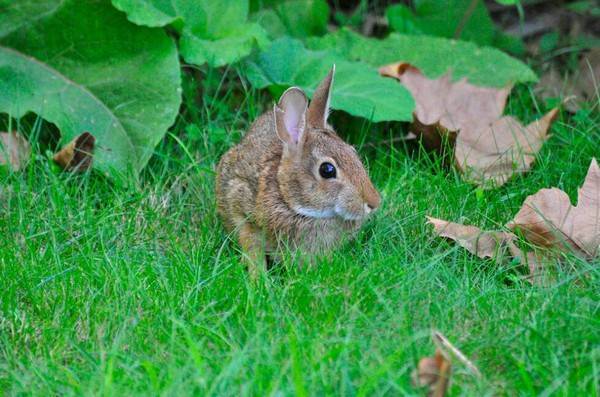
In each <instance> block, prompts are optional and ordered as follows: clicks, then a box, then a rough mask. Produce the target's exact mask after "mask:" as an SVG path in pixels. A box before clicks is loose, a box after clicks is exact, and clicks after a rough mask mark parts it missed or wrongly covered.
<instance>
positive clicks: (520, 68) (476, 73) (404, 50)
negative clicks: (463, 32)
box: [307, 29, 537, 87]
mask: <svg viewBox="0 0 600 397" xmlns="http://www.w3.org/2000/svg"><path fill="white" fill-rule="evenodd" d="M307 45H308V47H309V48H312V49H318V50H323V49H330V50H333V51H337V52H338V53H339V54H341V55H343V56H346V57H347V58H348V59H351V60H358V61H363V62H365V63H368V64H370V65H372V66H383V65H387V64H390V63H394V62H399V61H403V62H408V63H410V64H412V65H414V66H416V67H417V68H419V69H420V70H421V71H422V72H423V73H424V74H425V75H426V76H428V77H430V78H436V77H439V76H441V75H443V74H445V73H448V72H449V71H451V72H452V78H453V79H455V80H458V79H460V78H463V77H466V78H467V79H468V80H469V82H471V83H473V84H475V85H482V86H489V87H501V86H505V85H507V84H514V83H519V82H529V81H536V80H537V77H536V75H535V73H534V72H533V71H532V70H531V69H530V68H529V67H528V66H527V65H525V64H523V63H522V62H521V61H519V60H517V59H515V58H513V57H511V56H509V55H507V54H505V53H503V52H501V51H498V50H496V49H493V48H489V47H478V46H477V45H475V44H473V43H468V42H464V41H457V40H451V39H445V38H441V37H430V36H411V35H402V34H397V33H392V34H390V35H389V36H388V37H387V38H385V39H371V38H366V37H364V36H361V35H359V34H357V33H354V32H352V31H350V30H348V29H341V30H339V31H337V32H336V33H335V34H330V35H326V36H323V37H315V38H310V39H308V42H307Z"/></svg>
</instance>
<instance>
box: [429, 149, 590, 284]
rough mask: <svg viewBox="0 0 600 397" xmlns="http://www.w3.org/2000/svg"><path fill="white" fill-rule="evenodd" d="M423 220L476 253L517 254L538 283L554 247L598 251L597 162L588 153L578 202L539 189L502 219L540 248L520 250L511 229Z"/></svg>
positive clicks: (490, 255)
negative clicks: (508, 217)
mask: <svg viewBox="0 0 600 397" xmlns="http://www.w3.org/2000/svg"><path fill="white" fill-rule="evenodd" d="M427 220H428V222H429V223H431V224H432V225H433V227H434V230H435V233H436V234H437V235H438V236H441V237H445V238H449V239H451V240H454V241H456V242H457V243H458V244H459V245H460V246H461V247H463V248H465V249H467V250H468V251H469V252H471V253H472V254H474V255H477V256H479V257H480V258H501V257H502V255H505V254H506V253H507V251H508V253H509V254H510V256H512V257H514V258H521V260H522V261H524V263H525V264H526V265H527V266H528V268H529V275H530V277H529V281H531V282H532V283H536V284H539V283H541V282H544V281H545V280H546V279H547V277H546V274H544V271H543V270H544V267H546V264H547V263H550V262H553V261H556V260H557V258H555V257H554V256H553V255H552V252H553V250H556V249H558V250H559V251H563V252H574V253H575V254H577V255H579V256H580V257H582V258H584V259H588V260H592V259H594V258H596V257H597V256H598V255H599V254H600V167H598V163H597V161H596V159H592V162H591V164H590V167H589V169H588V172H587V175H586V177H585V180H584V182H583V185H582V186H581V188H580V189H579V191H578V199H577V206H572V205H571V200H570V199H569V196H567V194H566V193H565V192H563V191H562V190H560V189H557V188H552V189H541V190H540V191H538V192H537V193H535V194H533V195H531V196H529V197H527V198H526V199H525V201H524V203H523V205H522V207H521V209H520V210H519V212H518V213H517V214H516V215H515V217H514V218H513V220H512V221H511V222H509V223H508V224H507V225H506V227H507V228H509V229H511V230H519V231H521V232H522V233H523V237H524V238H525V240H526V241H527V242H528V243H530V244H532V245H534V246H537V247H541V248H545V249H546V250H545V251H528V252H523V251H522V250H521V249H520V248H519V247H517V245H516V243H515V240H516V236H515V235H514V234H513V233H510V232H503V231H483V230H481V229H479V228H478V227H476V226H470V225H461V224H459V223H453V222H448V221H445V220H442V219H437V218H432V217H427ZM505 247H506V248H508V249H507V250H506V249H504V248H505Z"/></svg>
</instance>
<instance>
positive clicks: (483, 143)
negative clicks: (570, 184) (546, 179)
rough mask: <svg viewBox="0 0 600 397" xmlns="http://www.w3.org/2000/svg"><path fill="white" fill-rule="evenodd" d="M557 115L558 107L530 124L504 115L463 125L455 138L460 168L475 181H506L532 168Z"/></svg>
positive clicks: (497, 183) (494, 182) (456, 156)
mask: <svg viewBox="0 0 600 397" xmlns="http://www.w3.org/2000/svg"><path fill="white" fill-rule="evenodd" d="M557 115H558V109H553V110H551V111H550V112H548V113H547V114H546V115H545V116H544V117H542V118H541V119H539V120H536V121H534V122H532V123H531V124H529V125H528V126H527V127H523V125H522V124H521V123H520V122H519V121H518V120H516V119H515V118H513V117H510V116H505V117H502V118H500V119H498V120H496V121H495V122H494V123H492V124H491V125H489V126H487V127H485V128H471V127H465V128H463V129H462V130H461V131H460V133H459V134H458V136H457V138H456V146H455V154H454V156H455V160H456V163H457V166H458V168H459V169H460V170H461V171H462V172H463V173H464V174H465V176H466V178H467V179H468V180H470V181H472V182H474V183H478V184H480V185H485V184H486V183H487V184H489V182H490V181H491V182H493V184H491V185H492V186H493V185H494V184H495V185H496V186H500V185H502V184H504V183H505V182H506V181H507V180H508V179H509V178H510V177H511V176H512V175H514V174H515V173H522V172H525V171H527V170H528V169H529V168H530V167H531V164H532V163H533V162H534V160H535V155H536V153H537V152H538V151H539V150H540V149H541V147H542V145H543V144H544V142H545V141H546V139H547V137H548V135H547V133H548V129H549V128H550V125H551V124H552V121H553V120H554V119H555V118H556V116H557Z"/></svg>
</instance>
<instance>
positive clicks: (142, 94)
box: [0, 0, 181, 172]
mask: <svg viewBox="0 0 600 397" xmlns="http://www.w3.org/2000/svg"><path fill="white" fill-rule="evenodd" d="M0 1H1V3H0V4H2V6H1V7H0V8H2V9H10V8H12V9H13V10H15V9H18V8H19V7H20V5H21V4H22V3H20V0H11V1H8V0H0ZM38 3H39V4H40V5H41V4H42V3H43V2H42V1H41V0H40V1H38ZM50 3H51V2H48V4H50ZM37 10H38V11H40V12H41V11H42V10H44V13H43V15H40V14H34V13H30V14H28V13H21V14H20V16H21V17H20V18H16V19H14V20H12V21H11V20H8V21H7V20H5V21H4V23H5V25H4V26H3V30H2V32H10V33H8V34H3V35H0V92H1V93H2V95H0V112H6V113H8V114H9V115H10V116H11V117H16V118H18V117H22V116H23V115H25V114H26V113H29V112H34V113H36V114H38V115H40V116H41V117H42V118H44V119H45V120H47V121H49V122H52V123H54V124H55V125H56V126H57V127H58V128H59V129H60V131H61V133H62V138H63V140H64V141H65V142H68V141H70V140H71V139H73V138H74V137H76V136H77V135H79V134H81V133H82V132H84V131H89V132H91V133H92V134H93V135H94V136H95V137H96V139H97V141H96V142H97V147H96V150H95V160H94V165H95V166H96V167H97V168H99V169H100V170H102V171H106V172H109V171H118V172H125V171H127V170H128V169H130V170H132V171H139V170H140V169H141V168H142V167H143V166H144V165H145V164H146V163H147V161H148V159H149V158H150V156H151V155H152V153H153V150H154V147H155V146H156V144H157V143H158V142H159V140H160V139H161V138H162V137H163V136H164V134H165V132H166V130H167V128H168V127H169V126H170V125H171V124H172V123H173V121H174V119H175V117H176V115H177V113H178V111H179V104H180V102H181V94H180V90H181V89H180V67H179V60H178V57H177V50H176V48H175V44H174V43H173V41H172V40H171V39H170V38H169V37H168V36H167V35H166V34H165V33H164V32H163V31H162V30H160V29H150V28H145V27H138V26H135V25H133V24H131V23H129V22H128V21H127V20H126V19H125V16H124V15H123V14H121V13H120V12H118V11H117V10H115V9H114V8H113V7H112V6H111V5H110V2H109V1H101V0H63V1H61V2H60V4H56V3H53V6H52V7H46V8H44V7H40V8H39V9H37ZM11 23H12V25H11Z"/></svg>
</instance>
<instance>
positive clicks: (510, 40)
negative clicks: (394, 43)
mask: <svg viewBox="0 0 600 397" xmlns="http://www.w3.org/2000/svg"><path fill="white" fill-rule="evenodd" d="M411 5H412V8H409V7H408V6H406V5H404V4H395V5H392V6H390V7H388V8H387V10H386V17H387V19H388V22H389V25H390V28H392V30H394V31H396V32H398V33H404V34H416V35H423V34H426V35H431V36H440V37H446V38H456V39H460V40H466V41H472V42H474V43H477V44H479V45H491V46H494V47H498V48H501V49H503V50H507V51H509V52H511V53H514V54H522V53H523V52H524V51H525V45H524V44H523V42H522V41H521V40H520V39H519V38H518V37H514V36H509V35H507V34H504V33H503V32H501V31H500V30H498V29H497V28H496V26H495V25H494V22H493V21H492V18H491V17H490V14H489V12H488V10H487V7H486V6H485V3H484V1H483V0H475V1H474V0H413V1H412V2H411Z"/></svg>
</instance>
